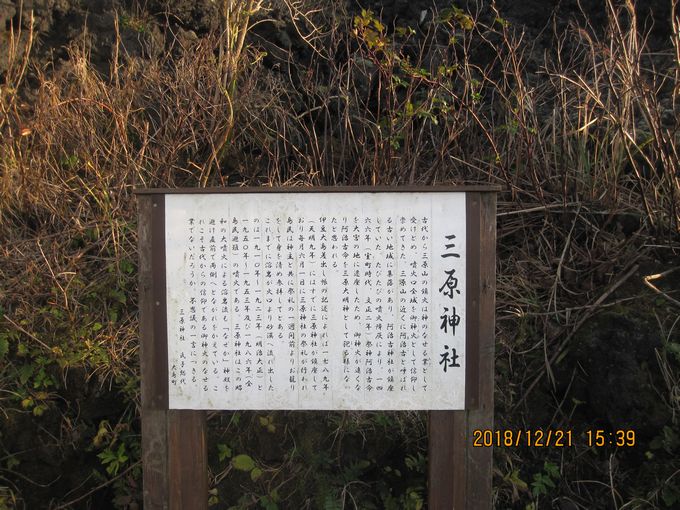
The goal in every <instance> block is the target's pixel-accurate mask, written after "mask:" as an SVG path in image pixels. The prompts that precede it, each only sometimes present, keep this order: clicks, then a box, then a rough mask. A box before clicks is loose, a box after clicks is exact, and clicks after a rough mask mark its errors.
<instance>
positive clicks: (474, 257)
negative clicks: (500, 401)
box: [428, 192, 496, 510]
mask: <svg viewBox="0 0 680 510" xmlns="http://www.w3.org/2000/svg"><path fill="white" fill-rule="evenodd" d="M466 196H467V206H466V214H467V243H468V244H467V253H466V259H467V307H466V308H467V317H466V321H467V322H466V352H467V355H468V359H467V363H468V368H467V372H466V383H465V386H466V398H465V401H466V406H465V407H466V410H464V411H431V412H430V416H429V425H428V429H429V430H428V449H429V465H428V507H429V508H430V509H431V510H452V509H455V510H478V509H479V510H490V509H491V508H492V463H493V450H492V448H484V447H481V448H476V447H473V446H472V441H473V431H474V430H493V390H494V337H495V319H494V318H495V292H496V194H495V193H494V192H487V193H477V192H472V193H467V195H466Z"/></svg>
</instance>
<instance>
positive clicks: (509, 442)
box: [472, 429, 635, 448]
mask: <svg viewBox="0 0 680 510" xmlns="http://www.w3.org/2000/svg"><path fill="white" fill-rule="evenodd" d="M576 444H582V445H585V446H588V447H592V446H596V447H603V446H610V447H630V446H635V431H634V430H630V429H619V430H613V431H608V430H604V429H593V430H586V431H584V432H583V433H582V434H580V435H579V434H575V433H574V432H573V431H572V430H562V429H546V430H542V429H536V430H522V429H519V430H490V429H477V430H474V431H473V432H472V446H473V447H479V448H485V447H486V448H488V447H491V446H496V447H502V446H504V447H519V446H529V447H538V448H540V447H550V446H552V447H556V448H561V447H570V446H575V445H576Z"/></svg>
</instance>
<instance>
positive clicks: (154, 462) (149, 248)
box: [137, 195, 208, 510]
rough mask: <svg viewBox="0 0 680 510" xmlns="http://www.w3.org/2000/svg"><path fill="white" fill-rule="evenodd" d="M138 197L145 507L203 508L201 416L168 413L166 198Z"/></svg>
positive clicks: (204, 461) (204, 448)
mask: <svg viewBox="0 0 680 510" xmlns="http://www.w3.org/2000/svg"><path fill="white" fill-rule="evenodd" d="M137 199H138V201H139V202H138V210H139V216H138V250H139V335H140V371H141V393H142V395H141V399H142V409H141V419H142V466H143V471H144V473H143V484H144V509H145V510H158V509H162V510H168V509H170V510H175V509H177V510H180V509H188V508H190V509H192V510H193V509H196V510H206V509H207V508H208V465H207V445H206V424H205V412H204V411H191V410H182V411H179V410H169V409H168V345H167V324H166V306H165V197H164V195H138V196H137Z"/></svg>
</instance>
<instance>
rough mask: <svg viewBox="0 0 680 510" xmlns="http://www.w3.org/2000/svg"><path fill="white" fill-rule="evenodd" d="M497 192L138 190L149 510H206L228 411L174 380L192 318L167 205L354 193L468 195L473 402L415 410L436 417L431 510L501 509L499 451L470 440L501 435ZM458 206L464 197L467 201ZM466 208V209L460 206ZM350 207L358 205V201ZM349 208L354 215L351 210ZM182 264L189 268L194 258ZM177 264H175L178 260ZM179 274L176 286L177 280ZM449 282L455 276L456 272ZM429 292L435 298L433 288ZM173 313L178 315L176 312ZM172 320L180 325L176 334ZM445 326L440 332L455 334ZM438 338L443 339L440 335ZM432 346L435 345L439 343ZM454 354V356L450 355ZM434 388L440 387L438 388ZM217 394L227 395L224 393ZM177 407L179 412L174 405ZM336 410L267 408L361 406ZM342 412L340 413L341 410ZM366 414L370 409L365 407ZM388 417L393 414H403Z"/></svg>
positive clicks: (469, 394)
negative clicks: (215, 414) (185, 326)
mask: <svg viewBox="0 0 680 510" xmlns="http://www.w3.org/2000/svg"><path fill="white" fill-rule="evenodd" d="M497 191H499V188H498V187H494V186H440V187H420V186H404V187H314V188H264V187H263V188H211V189H208V188H200V189H199V188H191V189H138V190H135V194H136V195H137V198H138V211H139V223H138V250H139V264H140V266H139V309H140V316H139V324H140V365H141V399H142V410H141V419H142V455H143V472H144V473H143V483H144V508H145V509H167V508H170V509H186V508H191V509H196V510H203V509H207V506H208V466H207V443H206V418H205V416H206V411H205V409H216V408H220V407H219V405H220V403H217V404H215V405H213V404H211V403H210V402H212V401H211V400H210V399H207V400H206V399H204V400H202V401H201V402H202V403H199V404H197V405H196V406H192V404H191V400H192V398H193V395H195V393H192V392H193V391H194V390H193V389H191V388H190V389H188V390H186V391H187V392H188V393H186V394H185V395H184V396H182V391H181V389H180V390H177V389H176V386H177V384H178V381H177V376H176V375H173V374H170V373H169V372H173V373H174V366H173V365H172V363H171V362H169V345H168V344H169V334H168V331H169V329H170V330H171V335H177V331H176V330H177V328H176V327H175V326H173V324H174V323H175V322H176V321H177V320H183V317H179V318H178V316H177V314H178V312H177V306H176V301H177V298H176V296H174V294H173V302H172V303H171V305H172V306H170V307H169V306H168V295H169V294H168V292H169V288H170V287H172V286H173V285H174V282H170V286H168V282H167V281H166V279H167V272H166V263H167V260H166V254H167V253H166V238H167V236H168V231H169V230H168V229H166V218H167V214H166V213H167V211H166V197H167V196H168V195H178V194H179V195H199V197H198V200H199V202H200V201H201V200H202V199H201V198H200V196H203V195H206V198H207V195H225V194H230V195H231V194H250V195H259V197H258V198H263V197H262V194H268V195H269V194H272V195H271V196H268V197H267V200H269V201H271V200H273V199H274V198H275V195H276V194H279V195H278V196H280V197H284V196H287V195H289V194H300V195H296V196H298V197H300V199H301V202H303V200H302V197H305V196H309V195H308V194H318V193H326V194H328V195H326V197H327V198H328V203H329V204H331V203H333V201H332V200H330V198H333V197H336V198H337V195H335V194H337V193H346V194H348V195H344V197H346V198H349V197H354V200H355V201H356V200H357V197H366V195H365V194H371V195H372V196H373V197H376V198H380V199H382V198H384V196H385V195H387V194H391V195H392V196H395V197H397V196H398V194H400V193H409V194H411V195H410V196H412V197H417V196H421V197H422V196H425V197H427V194H430V193H436V194H442V193H443V194H448V193H455V194H460V193H463V194H464V195H463V196H464V201H463V202H462V203H463V208H464V218H465V221H464V229H465V236H464V237H465V240H464V248H463V250H464V256H463V257H462V258H461V259H450V260H464V261H465V264H464V274H465V276H464V278H463V277H462V275H460V274H459V275H458V276H461V278H460V280H461V281H463V282H464V287H465V289H464V293H463V296H464V303H463V304H462V305H461V306H462V308H463V309H464V310H465V317H464V319H463V318H462V317H456V322H455V324H456V325H458V324H459V323H460V322H463V324H461V326H462V327H463V328H462V329H464V332H465V335H464V340H463V341H464V347H463V348H461V351H462V354H463V355H462V356H461V358H462V359H464V369H463V370H464V372H463V376H462V377H463V380H464V384H462V386H464V394H463V395H458V397H456V398H453V399H452V400H450V401H446V399H444V400H441V401H440V400H436V401H434V400H433V401H432V402H434V403H429V401H428V403H427V404H424V405H429V406H433V407H423V406H422V405H420V406H419V405H418V404H417V403H416V404H414V405H413V406H411V405H409V407H408V408H410V409H431V410H430V411H429V425H428V436H429V442H428V446H429V464H428V507H429V508H430V509H435V510H439V509H447V510H449V509H452V508H455V509H478V508H479V509H490V508H491V507H492V487H491V480H492V449H491V448H473V446H472V442H471V439H472V432H473V430H491V429H493V389H494V327H495V326H494V307H495V243H496V192H497ZM381 195H382V197H381ZM232 196H233V195H232ZM432 196H434V195H432ZM457 196H458V197H460V195H457ZM222 198H224V197H222ZM457 200H458V202H459V203H461V201H460V198H458V199H457ZM290 201H291V197H290V196H288V202H290ZM199 202H193V203H199ZM336 202H337V201H336ZM378 202H379V203H381V204H383V205H382V206H381V207H383V206H384V200H383V201H382V202H380V200H378ZM172 203H173V204H174V203H176V201H173V202H172ZM187 203H189V204H191V203H192V202H191V201H189V202H187ZM239 203H241V204H242V203H243V202H239ZM348 203H351V200H350V201H349V202H348ZM348 207H351V204H350V205H349V206H348ZM331 210H332V207H331ZM437 211H440V209H437ZM180 216H181V215H180ZM171 219H172V221H173V222H174V221H176V219H177V218H176V216H171ZM425 221H426V219H423V222H425ZM173 225H174V223H173ZM433 228H434V227H433ZM170 230H172V229H170ZM449 237H455V236H449ZM449 237H447V239H449ZM423 239H425V238H424V237H423ZM459 240H460V239H459ZM173 243H174V241H173ZM450 246H453V243H451V244H448V245H446V247H447V248H448V247H450ZM459 246H460V245H459ZM183 256H184V259H186V253H185V254H184V255H183ZM445 256H446V257H458V255H450V254H441V257H445ZM169 258H170V259H172V257H169ZM180 258H182V257H181V256H180V257H178V256H177V254H175V255H174V259H172V260H174V261H175V262H177V260H179V259H180ZM170 274H171V276H172V277H173V278H174V273H170ZM446 274H448V275H449V277H450V276H451V272H450V271H449V272H447V273H446ZM457 281H458V280H456V282H457ZM447 282H448V287H446V286H442V288H440V289H439V290H440V292H442V289H443V292H444V293H445V294H446V293H447V292H448V293H449V295H451V297H452V298H453V297H454V290H455V291H456V292H457V293H459V292H458V289H456V288H455V287H454V285H453V284H452V283H451V278H449V280H447ZM185 283H186V282H185ZM430 288H431V289H432V288H433V287H432V284H430ZM173 306H174V308H173ZM433 307H434V305H433ZM169 308H170V312H168V309H169ZM453 310H454V312H453V316H456V313H455V308H454V309H453ZM433 312H434V315H438V314H439V313H440V312H441V310H439V311H435V310H433ZM179 313H183V312H179ZM169 314H170V315H171V320H170V328H169V321H168V317H169ZM441 318H442V319H444V321H443V322H445V321H446V318H445V316H444V315H443V316H442V317H441ZM429 320H430V321H431V322H432V321H438V318H436V317H434V316H433V317H432V318H430V319H429ZM452 321H453V319H451V318H449V326H451V325H452V324H453V322H452ZM443 322H442V326H441V329H442V330H443V331H444V333H446V332H447V330H446V327H445V325H444V324H443ZM433 329H436V328H433ZM439 333H440V334H441V331H440V332H439ZM454 335H455V330H454ZM174 342H175V340H173V339H171V341H170V344H171V345H170V350H171V351H172V352H171V356H174V358H172V359H175V360H176V359H177V356H182V353H181V352H180V353H179V354H177V348H176V346H175V345H174ZM430 343H432V344H435V343H436V339H434V340H432V341H431V342H430ZM452 345H454V344H452ZM173 348H174V351H173ZM298 348H299V346H298ZM446 348H447V351H448V350H449V347H448V345H447V346H446ZM432 349H434V348H431V350H432ZM173 353H174V354H173ZM423 355H424V354H423ZM437 356H440V357H441V359H440V360H439V363H438V365H440V367H441V366H443V367H444V368H445V367H446V366H447V365H448V366H450V367H452V366H458V365H457V364H456V359H457V355H456V351H455V349H453V358H451V357H450V356H449V355H448V354H447V353H439V352H438V351H437V352H434V351H432V352H431V356H430V358H434V359H430V360H429V361H430V364H431V365H432V366H433V367H436V366H437V363H436V361H437ZM449 363H450V364H449ZM239 370H240V369H239ZM452 370H454V369H452ZM428 374H429V373H428ZM428 377H430V375H428ZM423 378H424V376H423ZM432 378H433V379H436V377H434V373H432ZM199 385H200V384H199ZM434 385H435V386H436V381H435V384H434ZM169 386H173V388H174V389H173V396H172V398H171V397H170V396H169V395H170V393H171V391H170V388H169ZM180 386H181V385H180ZM199 389H200V388H199ZM205 389H206V390H207V389H208V387H207V386H206V387H205ZM216 389H217V388H216ZM261 390H262V388H261ZM196 391H199V390H196ZM262 391H266V390H262ZM218 393H220V391H219V390H218ZM220 394H221V393H220ZM417 398H420V396H414V399H416V400H417ZM171 402H175V404H173V405H171ZM177 402H179V404H177ZM206 402H207V403H206ZM220 402H221V400H220ZM263 402H264V400H263ZM334 402H335V401H334ZM337 402H340V404H329V405H328V406H323V407H319V406H318V405H317V404H314V403H312V404H309V403H308V404H301V405H302V407H297V405H296V406H294V407H287V405H290V404H286V403H285V402H284V403H281V402H279V403H278V404H276V403H272V404H267V405H268V406H270V407H262V408H263V409H264V408H270V409H285V408H293V409H302V408H308V409H315V408H325V409H334V408H337V409H348V408H352V407H351V406H352V405H353V404H352V399H349V400H347V399H345V400H343V399H342V398H341V399H338V400H337ZM461 403H462V404H461ZM359 404H361V403H360V402H359ZM338 405H339V406H340V407H337V406H338ZM368 405H371V404H368ZM377 405H381V404H380V403H378V404H377ZM216 406H217V407H216ZM172 407H178V408H172ZM191 407H195V408H191ZM250 408H257V407H250ZM358 408H361V409H367V408H370V407H366V406H365V405H363V406H362V405H360V406H359V407H358ZM380 408H381V409H393V408H394V407H380ZM397 408H398V407H397Z"/></svg>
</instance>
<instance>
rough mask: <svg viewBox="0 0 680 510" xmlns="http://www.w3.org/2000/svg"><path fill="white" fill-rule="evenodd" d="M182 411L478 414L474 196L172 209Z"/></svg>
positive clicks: (266, 201)
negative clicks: (471, 405)
mask: <svg viewBox="0 0 680 510" xmlns="http://www.w3.org/2000/svg"><path fill="white" fill-rule="evenodd" d="M165 225H166V227H165V228H166V232H165V249H166V285H167V331H168V377H169V380H168V387H169V405H170V408H171V409H338V410H350V409H352V410H398V409H403V410H406V409H463V408H464V403H465V363H466V355H465V322H466V320H465V315H466V314H465V283H466V282H465V233H466V232H465V225H466V223H465V194H464V193H440V192H427V193H422V192H413V193H407V192H399V193H350V192H347V193H266V194H265V193H244V194H240V193H229V194H170V195H167V196H166V197H165Z"/></svg>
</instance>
